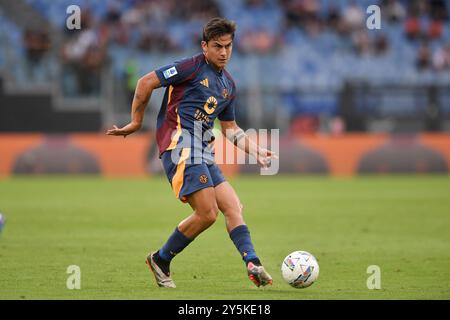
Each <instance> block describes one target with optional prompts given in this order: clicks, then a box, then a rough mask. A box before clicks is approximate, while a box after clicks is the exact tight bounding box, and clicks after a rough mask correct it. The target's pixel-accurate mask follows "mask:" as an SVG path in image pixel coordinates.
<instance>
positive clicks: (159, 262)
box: [107, 18, 277, 288]
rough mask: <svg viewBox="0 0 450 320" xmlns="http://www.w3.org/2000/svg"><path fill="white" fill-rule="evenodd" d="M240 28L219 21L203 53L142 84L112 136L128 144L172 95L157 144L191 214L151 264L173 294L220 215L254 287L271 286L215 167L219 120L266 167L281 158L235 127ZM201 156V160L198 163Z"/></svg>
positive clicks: (210, 27) (206, 36) (210, 28)
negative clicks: (156, 104)
mask: <svg viewBox="0 0 450 320" xmlns="http://www.w3.org/2000/svg"><path fill="white" fill-rule="evenodd" d="M235 29H236V25H235V23H234V22H232V21H229V20H226V19H223V18H214V19H212V20H210V21H209V22H208V23H207V24H206V25H205V26H204V28H203V41H202V42H201V47H202V49H203V52H202V53H199V54H197V55H195V56H193V57H191V58H187V59H183V60H180V61H177V62H175V63H173V64H170V65H167V66H164V67H162V68H159V69H157V70H155V71H152V72H150V73H148V74H146V75H145V76H143V77H142V78H140V79H139V81H138V83H137V86H136V90H135V95H134V98H133V102H132V110H131V122H130V123H129V124H127V125H126V126H124V127H122V128H118V127H117V126H114V128H113V129H111V130H108V131H107V134H108V135H116V136H123V137H126V136H127V135H129V134H132V133H133V132H135V131H137V130H139V129H140V128H141V125H142V120H143V117H144V110H145V108H146V106H147V104H148V102H149V99H150V97H151V95H152V91H153V90H154V89H156V88H159V87H161V86H163V87H167V88H166V91H165V95H164V98H163V102H162V106H161V110H160V112H159V114H158V119H157V132H156V139H157V143H158V147H159V152H160V158H161V160H162V163H163V167H164V170H165V172H166V175H167V177H168V180H169V182H170V183H171V186H172V189H173V191H174V193H175V195H176V197H177V198H179V199H180V200H181V201H183V202H187V203H189V205H190V206H191V207H192V209H193V213H192V214H191V215H190V216H188V217H187V218H186V219H184V220H183V221H181V222H180V223H179V224H178V226H177V227H176V228H175V230H174V231H173V233H172V234H171V235H170V237H169V238H168V240H167V242H166V243H165V244H164V245H163V246H162V247H161V248H160V249H159V250H158V251H156V252H150V254H149V255H148V257H147V259H146V263H147V264H148V265H149V267H150V269H151V270H152V272H153V274H154V276H155V279H156V283H157V284H158V285H159V286H160V287H168V288H175V287H176V286H175V283H174V281H173V280H172V278H171V277H170V263H171V261H172V259H173V258H174V257H175V256H176V255H177V254H179V253H180V252H181V251H182V250H183V249H184V248H186V247H187V246H188V245H189V244H190V243H191V242H192V241H193V240H194V239H195V238H196V237H197V236H198V235H199V234H200V233H202V232H203V231H205V230H206V229H207V228H209V227H210V226H211V225H212V224H213V223H214V222H215V221H216V219H217V215H218V211H219V210H220V211H221V212H222V213H223V215H224V217H225V222H226V228H227V231H228V233H229V236H230V238H231V240H232V241H233V243H234V245H235V246H236V248H237V250H238V251H239V253H240V254H241V256H242V259H243V260H244V262H245V264H246V268H247V273H248V277H249V279H250V280H251V281H252V282H253V283H254V284H255V285H256V286H258V287H259V286H265V285H267V284H272V277H271V276H270V275H269V274H268V273H267V271H266V270H265V269H264V267H263V266H262V264H261V261H260V259H259V258H258V256H257V254H256V252H255V249H254V247H253V243H252V240H251V237H250V232H249V229H248V227H247V225H246V224H245V222H244V219H243V216H242V209H243V207H242V204H241V202H240V200H239V198H238V196H237V195H236V192H235V191H234V189H233V187H232V186H231V185H230V184H229V183H228V182H227V181H226V180H225V178H224V176H223V175H222V173H221V171H220V169H219V168H218V166H217V165H216V164H215V163H214V157H213V153H212V152H206V151H208V150H210V149H211V145H212V144H213V141H214V135H213V134H212V133H211V132H212V131H211V129H212V128H213V125H214V120H215V119H216V118H217V117H218V118H219V120H220V124H221V129H222V133H223V134H224V135H225V136H226V138H227V139H229V140H230V141H232V142H233V143H234V144H235V145H236V146H237V147H238V148H240V149H242V150H244V151H245V152H246V153H248V154H251V155H253V156H255V157H256V159H257V161H258V163H259V164H260V165H261V166H262V167H267V165H268V163H270V160H271V158H276V157H277V155H276V154H275V153H274V152H272V151H270V150H267V149H265V148H262V147H260V146H259V145H258V144H257V143H255V142H253V141H251V140H250V139H249V137H248V136H247V135H246V134H245V132H244V131H243V130H242V129H241V128H240V127H239V126H238V125H237V124H236V122H235V95H236V86H235V83H234V81H233V79H232V78H231V76H230V74H229V73H228V72H227V71H226V70H225V66H226V64H227V63H228V61H229V60H230V57H231V52H232V47H233V39H234V33H235ZM205 137H206V138H205ZM199 155H200V156H199Z"/></svg>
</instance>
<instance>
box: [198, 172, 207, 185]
mask: <svg viewBox="0 0 450 320" xmlns="http://www.w3.org/2000/svg"><path fill="white" fill-rule="evenodd" d="M199 180H200V182H201V183H203V184H205V183H207V182H208V176H207V175H206V174H202V175H201V176H200V178H199Z"/></svg>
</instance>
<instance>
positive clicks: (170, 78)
mask: <svg viewBox="0 0 450 320" xmlns="http://www.w3.org/2000/svg"><path fill="white" fill-rule="evenodd" d="M198 67H199V63H198V62H197V61H196V59H195V58H194V57H192V58H186V59H182V60H179V61H176V62H174V63H172V64H169V65H166V66H164V67H161V68H159V69H157V70H155V72H156V75H157V76H158V78H159V81H160V82H161V85H162V86H163V87H167V86H170V85H177V84H180V83H183V82H185V81H188V80H190V79H191V78H192V77H193V76H194V74H195V72H196V71H197V69H198Z"/></svg>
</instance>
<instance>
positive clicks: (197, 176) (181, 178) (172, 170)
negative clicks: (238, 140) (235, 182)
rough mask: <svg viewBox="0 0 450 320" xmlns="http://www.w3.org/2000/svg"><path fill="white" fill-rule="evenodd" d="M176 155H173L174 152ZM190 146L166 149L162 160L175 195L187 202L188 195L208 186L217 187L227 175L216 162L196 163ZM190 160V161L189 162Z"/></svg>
mask: <svg viewBox="0 0 450 320" xmlns="http://www.w3.org/2000/svg"><path fill="white" fill-rule="evenodd" d="M174 152H176V155H174V156H172V153H174ZM190 153H191V152H190V148H183V149H174V150H168V151H165V152H164V153H163V154H162V155H161V161H162V164H163V167H164V171H165V172H166V175H167V178H168V179H169V182H170V184H171V185H172V189H173V192H174V193H175V196H176V197H177V198H178V199H180V200H181V201H182V202H187V197H186V196H187V195H190V194H191V193H194V192H196V191H198V190H201V189H203V188H208V187H215V186H217V185H219V184H220V183H222V182H224V181H225V177H224V176H223V174H222V172H221V171H220V169H219V167H218V166H217V165H216V164H215V163H211V164H207V163H204V162H202V163H201V164H194V163H193V161H191V163H189V161H186V160H188V159H191V154H190ZM187 162H188V163H187Z"/></svg>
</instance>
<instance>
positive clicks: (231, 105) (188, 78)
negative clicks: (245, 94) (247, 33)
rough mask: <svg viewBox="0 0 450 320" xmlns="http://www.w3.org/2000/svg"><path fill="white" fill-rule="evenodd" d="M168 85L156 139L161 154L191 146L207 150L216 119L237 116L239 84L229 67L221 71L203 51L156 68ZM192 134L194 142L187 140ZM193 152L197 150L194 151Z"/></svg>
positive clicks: (161, 78) (191, 137) (228, 118)
mask: <svg viewBox="0 0 450 320" xmlns="http://www.w3.org/2000/svg"><path fill="white" fill-rule="evenodd" d="M155 72H156V75H157V76H158V78H159V80H160V81H161V85H162V86H163V87H167V88H166V92H165V94H164V98H163V101H162V105H161V109H160V111H159V114H158V120H157V131H156V140H157V143H158V147H159V152H160V155H161V154H162V153H164V152H165V151H167V150H174V149H177V148H184V147H189V148H192V150H194V148H195V149H202V150H197V151H199V152H202V153H203V150H204V149H205V148H207V147H208V144H209V142H210V141H211V140H213V139H214V137H213V136H212V130H211V129H212V128H213V127H214V120H215V119H216V118H217V117H218V118H219V120H221V121H233V120H235V95H236V86H235V84H234V81H233V79H232V77H231V75H230V74H229V73H228V72H227V71H226V70H223V71H217V70H215V69H214V67H213V66H211V65H210V64H208V62H207V60H206V58H205V56H204V55H203V54H202V53H200V54H197V55H195V56H193V57H191V58H187V59H183V60H180V61H177V62H175V63H173V64H169V65H167V66H164V67H162V68H159V69H157V70H155ZM186 134H187V135H189V137H190V140H191V141H190V145H186V141H184V142H183V139H184V137H185V135H186ZM191 154H193V152H192V153H191Z"/></svg>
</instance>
